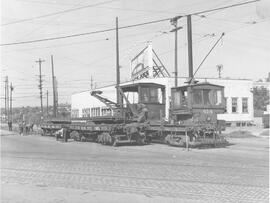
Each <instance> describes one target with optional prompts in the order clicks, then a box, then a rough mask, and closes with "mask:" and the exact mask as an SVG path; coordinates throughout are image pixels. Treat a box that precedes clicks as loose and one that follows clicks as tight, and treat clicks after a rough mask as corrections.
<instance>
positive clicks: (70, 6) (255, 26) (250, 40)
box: [1, 0, 270, 106]
mask: <svg viewBox="0 0 270 203" xmlns="http://www.w3.org/2000/svg"><path fill="white" fill-rule="evenodd" d="M239 2H245V1H241V0H240V1H239V0H181V1H180V0H65V1H61V0H3V1H2V6H1V10H2V22H1V34H2V37H1V44H6V43H13V42H23V41H29V40H37V39H44V38H51V37H59V36H66V35H72V34H79V33H86V32H91V31H96V30H103V29H108V28H113V27H114V26H115V17H116V16H118V18H119V26H126V25H131V24H136V23H141V22H146V21H152V20H159V19H164V18H171V17H174V16H176V15H183V14H188V13H193V12H197V11H202V10H207V9H212V8H217V7H222V6H226V5H231V4H235V3H239ZM63 11H64V12H63ZM192 21H193V23H192V24H193V45H194V47H193V51H194V69H195V68H196V67H197V66H198V65H199V64H200V62H201V60H202V59H203V57H204V56H205V55H206V54H207V52H208V51H209V50H210V49H211V47H212V46H213V44H214V43H215V42H216V41H217V39H218V38H219V37H220V35H221V33H222V32H225V33H226V35H225V36H224V38H223V39H222V41H221V42H220V43H219V44H218V46H217V47H216V49H215V50H214V51H213V52H212V54H211V55H210V56H209V58H208V59H207V60H206V61H205V63H204V65H203V66H202V67H201V69H200V71H199V72H198V73H197V76H198V77H217V76H218V73H217V70H216V65H218V64H222V65H223V71H222V76H223V77H231V78H247V79H254V80H258V79H259V78H265V77H267V74H268V72H269V70H270V68H269V67H270V63H269V61H270V37H269V36H270V4H269V0H263V1H261V2H259V3H253V4H248V5H243V6H240V7H235V8H229V9H226V10H219V11H215V12H211V13H206V14H204V16H192ZM179 25H180V26H183V29H182V30H181V31H180V32H179V57H178V61H179V76H187V75H188V59H187V45H186V43H187V40H186V32H187V30H186V18H183V19H180V20H179ZM171 29H172V25H171V24H170V22H169V21H164V22H160V23H155V24H151V25H145V26H140V27H134V28H129V29H122V30H120V31H119V37H120V65H121V81H125V80H128V79H129V78H130V65H129V63H130V59H131V58H133V57H134V56H135V55H136V54H137V53H138V52H139V51H140V50H141V49H143V48H144V47H145V46H146V44H147V41H152V43H153V48H154V50H155V51H156V52H157V54H158V55H159V57H160V58H161V60H162V61H163V63H164V65H165V66H166V68H167V69H168V71H169V72H170V73H172V72H173V71H174V34H172V33H170V32H169V31H170V30H171ZM52 54H53V55H54V64H55V75H56V77H57V80H58V86H59V88H58V92H59V101H60V102H61V103H63V102H70V96H71V94H72V93H74V92H80V91H83V90H87V89H89V88H90V78H91V75H92V77H93V80H94V83H96V85H97V87H100V86H104V85H108V84H113V83H114V82H115V32H114V31H110V32H104V33H100V34H91V35H83V36H79V37H73V38H66V39H59V40H53V41H43V42H38V43H27V44H19V45H9V46H1V98H3V97H4V87H3V85H4V82H3V81H4V76H6V75H8V77H9V81H11V82H12V83H13V85H14V87H15V88H14V92H13V96H14V102H13V105H14V106H34V105H39V104H40V100H39V90H38V77H37V75H38V74H39V69H38V63H36V62H35V61H36V60H38V59H39V58H41V59H43V60H45V62H43V63H42V74H43V75H44V88H43V92H44V93H45V92H46V91H47V90H48V91H49V100H50V101H49V102H50V104H52V97H51V95H52V80H51V62H50V55H52ZM45 101H46V100H45V99H44V103H45ZM1 104H2V105H1V106H3V99H1Z"/></svg>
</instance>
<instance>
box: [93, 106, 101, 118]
mask: <svg viewBox="0 0 270 203" xmlns="http://www.w3.org/2000/svg"><path fill="white" fill-rule="evenodd" d="M91 115H92V117H96V116H100V107H96V108H91Z"/></svg>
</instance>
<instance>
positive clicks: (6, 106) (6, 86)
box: [5, 76, 8, 119]
mask: <svg viewBox="0 0 270 203" xmlns="http://www.w3.org/2000/svg"><path fill="white" fill-rule="evenodd" d="M7 88H8V76H6V79H5V119H6V118H7V111H8V109H7V108H8V105H7Z"/></svg>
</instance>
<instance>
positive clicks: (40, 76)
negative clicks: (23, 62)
mask: <svg viewBox="0 0 270 203" xmlns="http://www.w3.org/2000/svg"><path fill="white" fill-rule="evenodd" d="M44 61H45V60H41V59H39V60H38V61H36V62H37V63H38V64H39V85H38V88H39V91H40V107H41V117H42V118H43V102H42V82H43V80H42V75H41V63H42V62H44Z"/></svg>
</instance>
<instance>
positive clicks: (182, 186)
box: [2, 168, 268, 202]
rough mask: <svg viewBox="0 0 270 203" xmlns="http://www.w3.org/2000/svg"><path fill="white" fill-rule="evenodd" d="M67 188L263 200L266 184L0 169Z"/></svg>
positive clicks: (13, 178)
mask: <svg viewBox="0 0 270 203" xmlns="http://www.w3.org/2000/svg"><path fill="white" fill-rule="evenodd" d="M3 181H4V182H16V183H24V184H29V183H31V184H34V185H38V184H40V183H42V184H43V185H44V186H48V187H50V186H53V187H67V188H74V189H87V190H96V191H109V192H124V193H137V194H145V195H149V196H156V195H158V196H166V197H182V198H183V197H185V198H191V199H197V200H199V199H200V200H205V201H207V200H208V199H211V200H214V199H216V200H218V201H221V200H226V201H228V200H231V201H237V202H241V201H243V202H264V201H266V200H267V197H268V188H267V187H252V186H247V185H236V184H228V183H227V184H225V183H221V182H213V181H208V182H205V181H199V180H197V181H192V180H183V179H179V178H178V179H175V180H172V179H167V178H138V177H134V176H120V175H111V174H84V173H74V172H73V173H72V172H60V171H45V170H35V169H25V170H22V169H16V168H2V182H3Z"/></svg>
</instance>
